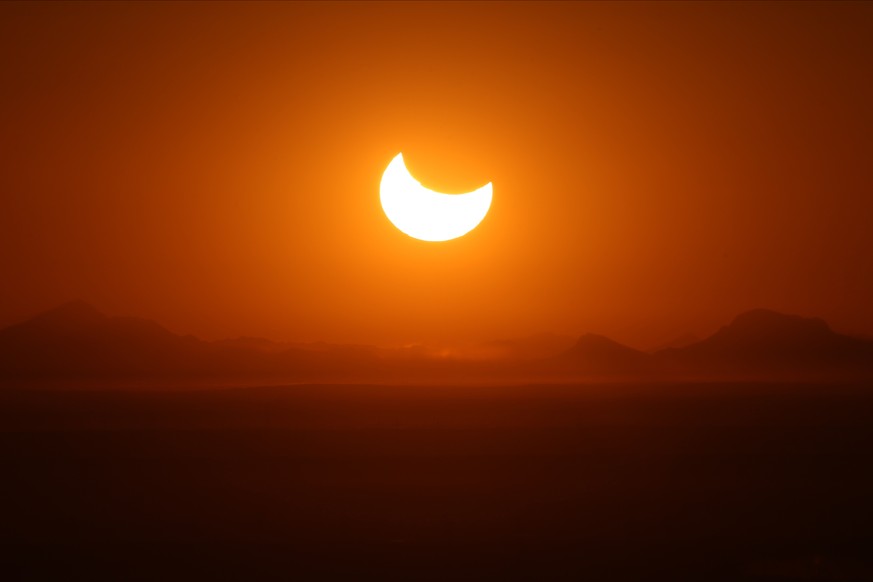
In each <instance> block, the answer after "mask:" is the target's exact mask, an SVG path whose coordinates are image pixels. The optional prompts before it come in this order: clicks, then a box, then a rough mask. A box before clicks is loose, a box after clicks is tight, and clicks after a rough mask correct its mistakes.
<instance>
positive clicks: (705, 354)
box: [654, 309, 873, 377]
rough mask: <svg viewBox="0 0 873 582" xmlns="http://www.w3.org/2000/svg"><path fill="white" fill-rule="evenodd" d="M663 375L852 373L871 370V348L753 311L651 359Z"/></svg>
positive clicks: (812, 325) (818, 327)
mask: <svg viewBox="0 0 873 582" xmlns="http://www.w3.org/2000/svg"><path fill="white" fill-rule="evenodd" d="M654 359H655V360H656V361H657V364H658V366H659V367H660V368H662V369H663V370H665V371H666V372H677V373H693V374H697V375H726V376H755V377H770V376H779V377H785V376H799V377H803V376H809V375H810V374H811V375H813V376H818V375H832V374H840V373H855V372H859V371H863V370H865V369H867V370H869V369H870V368H871V365H873V343H871V342H866V341H864V340H860V339H857V338H853V337H849V336H845V335H841V334H838V333H835V332H834V331H833V330H831V328H830V327H829V326H828V324H827V323H825V322H824V321H823V320H821V319H818V318H807V317H801V316H797V315H786V314H783V313H778V312H776V311H771V310H767V309H755V310H752V311H748V312H746V313H742V314H740V315H738V316H737V317H736V318H735V319H734V320H733V322H731V323H730V324H729V325H726V326H724V327H722V328H721V329H720V330H718V331H717V332H716V333H714V334H713V335H711V336H709V337H708V338H706V339H704V340H702V341H699V342H697V343H694V344H691V345H688V346H685V347H683V348H668V349H665V350H661V351H659V352H657V353H655V354H654Z"/></svg>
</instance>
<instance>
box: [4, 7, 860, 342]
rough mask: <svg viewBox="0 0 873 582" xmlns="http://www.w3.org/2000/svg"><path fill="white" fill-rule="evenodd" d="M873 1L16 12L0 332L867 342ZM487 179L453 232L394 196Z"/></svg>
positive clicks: (8, 49) (12, 13) (11, 28)
mask: <svg viewBox="0 0 873 582" xmlns="http://www.w3.org/2000/svg"><path fill="white" fill-rule="evenodd" d="M871 30H873V4H871V3H847V4H836V3H827V4H811V3H783V2H773V3H766V4H754V3H750V2H741V3H683V4H664V3H643V4H632V3H627V2H621V3H616V4H606V3H595V4H569V3H558V4H543V3H537V4H523V3H509V4H499V3H495V2H488V3H484V4H469V3H459V2H450V3H442V4H427V3H418V2H416V3H399V2H391V3H387V4H381V5H380V4H360V3H354V4H341V3H335V2H329V3H324V4H299V3H291V4H280V3H272V2H271V3H265V4H251V3H247V4H229V3H198V4H190V5H182V4H176V3H145V4H133V3H96V4H71V3H63V4H61V3H51V4H49V3H32V4H12V3H2V4H0V75H2V84H0V87H2V90H0V127H2V131H0V156H2V157H0V159H2V162H0V164H2V169H0V324H8V323H11V322H13V321H16V320H19V319H21V318H23V317H25V316H27V315H30V314H32V313H35V312H37V311H40V310H42V309H45V308H48V307H51V306H53V305H56V304H58V303H60V302H62V301H66V300H69V299H73V298H81V299H85V300H87V301H90V302H92V303H94V304H95V305H97V306H98V307H99V308H101V309H103V310H104V311H106V312H109V313H113V314H129V315H139V316H145V317H149V318H154V319H156V320H158V321H160V322H162V323H164V324H165V325H167V326H168V327H169V328H171V329H173V330H175V331H179V332H185V333H194V334H197V335H200V336H203V337H207V338H213V337H225V336H235V335H257V336H266V337H272V338H276V339H292V340H327V341H353V342H369V343H402V342H411V341H439V342H456V341H476V340H480V339H490V338H499V337H512V336H520V335H525V334H528V333H532V332H540V331H555V332H562V333H573V334H577V333H582V332H585V331H594V332H598V333H603V334H606V335H609V336H611V337H614V338H615V339H617V340H619V341H624V342H626V343H629V344H631V345H635V346H639V347H646V346H650V345H653V344H656V343H659V342H662V341H666V340H669V339H671V338H672V337H673V336H676V335H679V334H680V333H683V332H688V331H690V332H695V333H699V334H700V333H707V332H709V331H712V330H713V329H714V328H715V327H716V326H718V325H720V324H722V323H725V322H727V321H728V320H730V319H731V318H732V317H733V316H734V315H735V314H736V313H738V312H740V311H742V310H745V309H749V308H753V307H770V308H775V309H779V310H784V311H788V312H794V313H800V314H804V315H817V316H821V317H824V318H825V319H827V320H829V321H830V322H831V323H832V324H834V325H835V326H836V327H838V328H840V329H847V330H853V331H862V332H868V333H869V332H873V301H871V299H870V298H871V297H873V107H871V103H873V75H871V73H870V72H871V71H873V43H871V42H870V31H871ZM398 152H403V153H404V157H405V158H406V160H407V163H408V166H409V168H410V171H411V172H412V173H413V174H414V175H415V176H416V177H417V178H418V179H419V180H421V181H422V182H423V183H424V184H425V185H427V186H429V187H431V188H434V189H438V190H444V191H448V192H462V191H466V190H471V189H473V188H476V187H478V186H481V185H482V184H484V183H486V182H488V181H491V182H493V185H494V201H493V206H492V210H491V212H490V213H489V215H488V216H487V217H486V218H485V220H484V221H483V223H482V224H481V225H480V226H479V228H477V229H476V230H474V231H473V232H472V233H471V234H469V235H467V236H465V237H462V238H460V239H457V240H455V241H451V242H447V243H424V242H420V241H416V240H414V239H411V238H409V237H406V236H405V235H403V234H402V233H400V232H399V231H397V230H396V229H395V228H394V227H393V226H392V225H391V224H390V223H389V222H388V220H387V219H386V218H385V216H384V214H383V213H382V210H381V208H380V205H379V192H378V188H379V180H380V178H381V174H382V171H383V170H384V169H385V167H386V166H387V164H388V162H389V161H390V160H391V159H392V158H393V157H394V155H396V154H397V153H398Z"/></svg>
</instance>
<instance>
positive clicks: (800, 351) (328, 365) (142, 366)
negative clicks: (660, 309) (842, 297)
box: [0, 301, 873, 383]
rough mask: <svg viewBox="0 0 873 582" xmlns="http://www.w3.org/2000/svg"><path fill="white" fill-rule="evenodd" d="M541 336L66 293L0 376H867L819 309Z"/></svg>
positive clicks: (872, 345) (864, 351)
mask: <svg viewBox="0 0 873 582" xmlns="http://www.w3.org/2000/svg"><path fill="white" fill-rule="evenodd" d="M547 340H548V341H546V340H542V338H539V339H536V340H531V341H530V342H527V343H525V342H521V343H519V344H518V345H515V344H506V345H504V344H502V343H497V342H495V344H494V345H497V346H499V347H500V348H501V349H502V350H503V351H501V352H497V353H498V356H499V357H496V359H495V358H491V359H489V360H487V361H472V360H469V359H467V358H455V357H442V356H435V355H434V354H433V353H430V352H428V351H427V350H421V349H418V348H410V349H393V350H392V349H383V348H377V347H373V346H358V345H332V344H325V343H319V344H283V343H278V342H271V341H269V340H260V339H250V338H242V339H239V340H224V341H216V342H208V341H203V340H200V339H198V338H195V337H193V336H182V335H178V334H175V333H173V332H171V331H169V330H167V329H165V328H164V327H162V326H160V325H159V324H157V323H155V322H153V321H150V320H146V319H139V318H133V317H110V316H106V315H104V314H102V313H100V312H99V311H98V310H96V309H95V308H94V307H92V306H90V305H88V304H87V303H84V302H82V301H74V302H71V303H67V304H64V305H61V306H60V307H57V308H55V309H52V310H49V311H47V312H45V313H42V314H40V315H37V316H36V317H34V318H32V319H30V320H28V321H25V322H23V323H20V324H17V325H13V326H10V327H7V328H5V329H3V330H0V379H2V380H4V381H5V382H15V381H22V380H34V381H43V380H61V381H64V380H89V379H94V380H106V381H117V380H122V379H123V380H137V381H151V380H162V381H173V380H178V381H185V380H199V381H204V382H210V381H214V382H222V383H234V382H242V381H268V380H269V381H277V382H298V381H299V382H322V381H323V382H375V381H417V382H427V381H451V380H455V381H463V380H468V381H479V380H486V379H491V380H501V381H505V380H534V379H579V380H584V379H622V380H634V379H661V378H663V379H683V378H707V379H737V378H750V379H754V378H759V379H780V378H781V379H804V378H806V379H824V378H841V377H859V376H860V377H873V342H870V341H865V340H862V339H858V338H854V337H849V336H845V335H840V334H838V333H835V332H834V331H832V330H831V329H830V327H828V325H827V324H826V323H825V322H824V321H822V320H820V319H812V318H804V317H799V316H794V315H785V314H781V313H777V312H775V311H769V310H764V309H758V310H753V311H749V312H747V313H743V314H740V315H738V316H737V317H736V318H735V319H734V321H733V322H731V323H730V324H729V325H727V326H724V327H723V328H721V329H720V330H719V331H717V332H716V333H715V334H713V335H711V336H710V337H707V338H705V339H703V340H701V341H698V342H695V343H692V344H690V345H686V346H684V347H679V348H667V349H663V350H660V351H658V352H655V353H654V354H648V353H645V352H641V351H638V350H635V349H632V348H629V347H627V346H624V345H621V344H619V343H616V342H614V341H613V340H611V339H609V338H606V337H604V336H600V335H595V334H586V335H583V336H581V337H580V338H579V339H578V340H577V341H576V343H575V344H574V345H572V346H571V347H569V349H566V350H564V351H563V352H561V353H559V354H558V355H546V356H540V357H538V358H534V359H531V358H532V354H553V353H554V352H555V351H556V350H558V349H560V347H561V342H562V341H565V340H564V339H562V338H560V337H558V336H555V337H551V338H547ZM528 344H531V345H528ZM507 346H508V347H507ZM519 346H520V347H519ZM531 346H533V347H531Z"/></svg>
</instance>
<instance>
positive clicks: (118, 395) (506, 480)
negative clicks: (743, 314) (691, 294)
mask: <svg viewBox="0 0 873 582" xmlns="http://www.w3.org/2000/svg"><path fill="white" fill-rule="evenodd" d="M0 431H2V432H0V463H2V465H0V466H2V478H0V493H2V496H0V498H2V502H3V510H2V516H0V552H2V556H0V559H2V564H0V565H2V572H0V578H2V579H3V580H19V579H21V580H30V579H48V580H65V579H96V578H109V579H115V580H135V579H153V580H191V579H238V580H251V579H283V580H290V579H301V580H310V579H348V580H360V579H375V580H384V579H405V580H425V579H430V580H449V579H469V580H482V579H496V580H505V579H524V580H535V579H539V580H544V579H548V580H560V579H567V580H579V579H587V580H603V581H611V580H676V579H695V580H701V581H707V580H873V462H871V461H873V387H871V386H869V385H787V384H773V385H762V384H742V385H737V384H734V385H729V384H702V385H692V384H685V385H679V386H672V385H664V384H649V385H635V386H628V385H601V386H551V387H545V386H529V387H477V388H459V387H451V388H448V387H447V388H433V387H429V388H422V387H379V386H301V387H288V388H262V389H240V390H201V391H159V392H149V391H140V392H129V391H127V392H113V391H94V392H88V391H75V392H74V391H49V390H35V389H33V388H28V389H26V390H25V389H15V388H5V389H4V390H3V391H2V392H0Z"/></svg>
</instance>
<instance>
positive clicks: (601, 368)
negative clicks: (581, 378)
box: [547, 333, 652, 377]
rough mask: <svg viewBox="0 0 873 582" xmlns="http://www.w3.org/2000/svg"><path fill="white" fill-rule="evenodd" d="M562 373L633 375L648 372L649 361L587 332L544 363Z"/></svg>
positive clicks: (644, 355)
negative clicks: (564, 350)
mask: <svg viewBox="0 0 873 582" xmlns="http://www.w3.org/2000/svg"><path fill="white" fill-rule="evenodd" d="M547 365H552V366H554V367H555V368H556V370H559V371H560V372H562V373H567V372H575V373H577V374H582V375H588V376H596V377H600V376H637V375H640V374H646V375H648V374H650V373H651V371H652V370H651V359H650V358H649V356H648V355H647V354H645V353H644V352H641V351H638V350H635V349H633V348H629V347H627V346H625V345H622V344H620V343H618V342H615V341H613V340H611V339H609V338H608V337H605V336H602V335H596V334H592V333H588V334H585V335H583V336H582V337H580V338H579V340H578V341H577V342H576V344H575V345H574V346H573V347H571V348H570V349H569V350H567V351H566V352H564V353H563V354H561V355H560V356H558V357H556V358H554V359H552V360H551V361H548V362H547Z"/></svg>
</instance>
